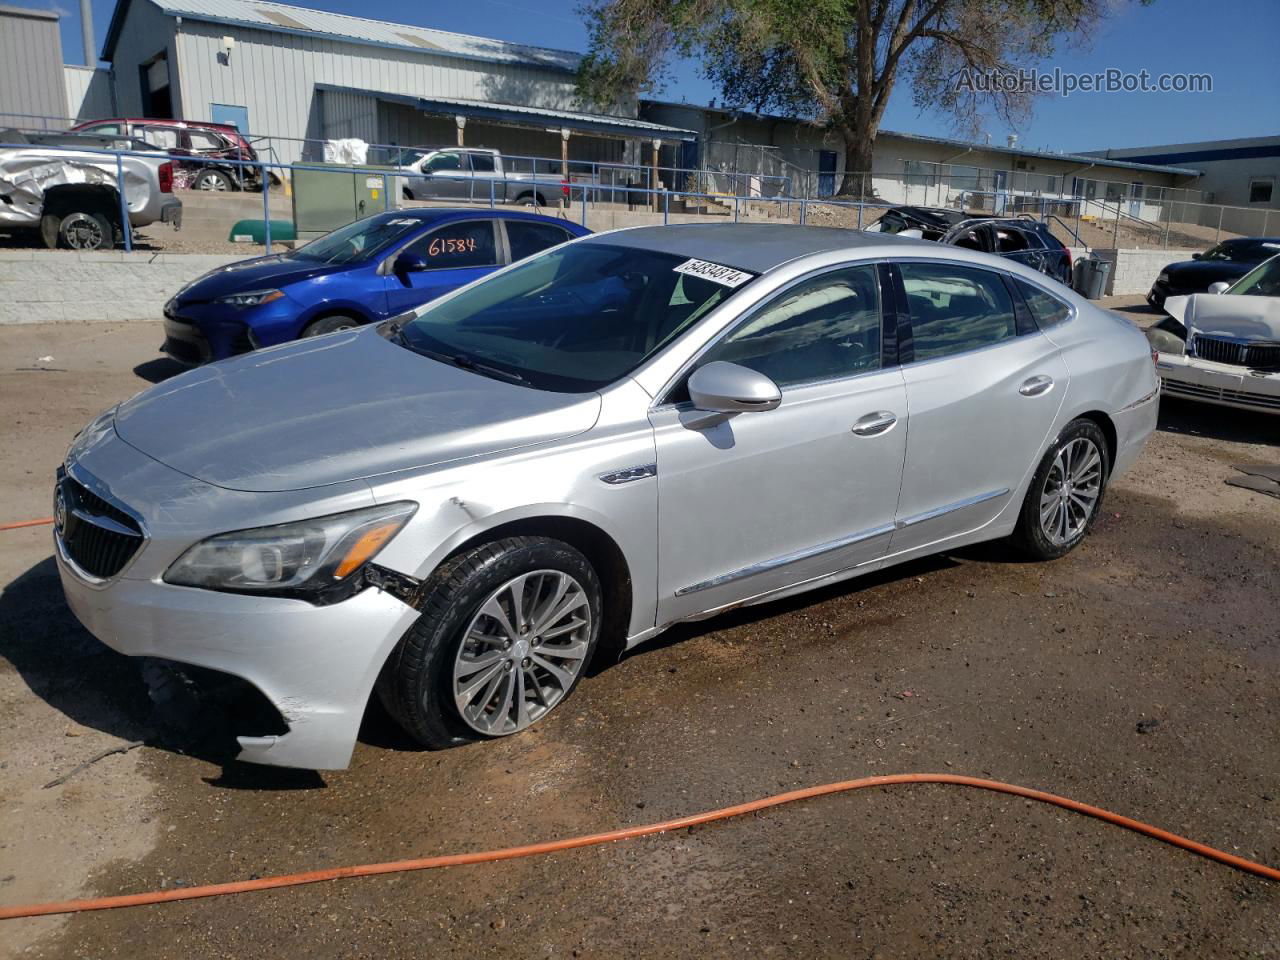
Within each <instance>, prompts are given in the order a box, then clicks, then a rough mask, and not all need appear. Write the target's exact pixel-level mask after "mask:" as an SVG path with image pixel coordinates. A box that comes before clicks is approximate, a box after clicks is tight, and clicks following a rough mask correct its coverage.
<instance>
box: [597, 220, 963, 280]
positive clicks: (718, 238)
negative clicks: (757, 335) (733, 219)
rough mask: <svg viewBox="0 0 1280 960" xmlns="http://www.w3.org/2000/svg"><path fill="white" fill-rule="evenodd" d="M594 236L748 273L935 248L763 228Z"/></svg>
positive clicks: (827, 231)
mask: <svg viewBox="0 0 1280 960" xmlns="http://www.w3.org/2000/svg"><path fill="white" fill-rule="evenodd" d="M597 236H598V237H599V238H601V240H603V242H606V243H610V244H613V245H615V246H624V247H635V248H637V249H644V250H657V251H661V252H663V253H673V254H675V255H677V256H681V257H689V258H692V259H697V260H710V261H712V262H714V263H719V264H724V265H725V266H730V267H735V268H737V269H739V270H749V271H751V272H752V273H764V272H766V271H768V270H772V269H773V268H775V267H778V266H781V265H782V264H784V263H788V262H790V261H792V260H796V259H799V258H800V257H807V256H812V255H814V254H820V253H831V252H836V251H841V250H849V251H855V250H866V251H871V250H873V249H875V248H880V249H881V250H883V249H884V248H886V247H888V248H891V249H892V250H893V251H894V252H897V253H909V252H911V251H913V250H914V251H917V252H924V251H934V250H937V248H938V245H937V244H935V243H930V242H929V241H928V240H917V239H915V238H913V237H899V236H895V235H893V234H888V233H864V232H863V231H861V230H849V229H846V228H843V227H801V226H795V225H793V224H766V223H681V224H674V225H671V226H665V227H662V226H654V227H633V228H631V229H627V230H617V231H614V232H612V233H607V234H597Z"/></svg>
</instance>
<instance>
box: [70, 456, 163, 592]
mask: <svg viewBox="0 0 1280 960" xmlns="http://www.w3.org/2000/svg"><path fill="white" fill-rule="evenodd" d="M54 506H55V508H54V518H55V523H56V524H57V532H58V537H59V538H60V540H61V541H62V549H63V550H64V551H66V554H67V556H68V557H69V558H70V559H71V562H72V563H74V564H75V565H76V566H77V567H79V568H80V570H82V571H83V572H85V573H87V574H88V575H89V576H91V577H97V578H99V579H102V580H105V579H108V578H109V577H114V576H115V575H116V574H117V573H119V572H120V571H121V570H123V569H124V567H125V564H127V563H128V562H129V561H130V559H132V558H133V555H134V554H135V553H137V552H138V548H139V547H141V546H142V542H143V539H144V538H143V535H142V528H141V527H140V526H139V525H138V521H137V520H135V519H134V518H133V517H131V516H129V514H127V513H125V512H124V511H123V510H121V509H119V508H118V507H116V506H114V505H113V504H111V503H108V502H107V501H106V500H104V499H102V497H99V496H98V495H97V494H95V493H94V492H93V491H92V490H90V489H89V488H88V487H86V486H84V484H82V483H79V482H77V481H76V480H74V479H72V478H71V477H69V476H67V475H65V474H61V473H60V476H59V478H58V493H57V502H56V503H55V505H54Z"/></svg>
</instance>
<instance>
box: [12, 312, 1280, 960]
mask: <svg viewBox="0 0 1280 960" xmlns="http://www.w3.org/2000/svg"><path fill="white" fill-rule="evenodd" d="M1130 299H1131V300H1132V299H1133V298H1130ZM1113 305H1114V306H1116V307H1119V308H1128V309H1127V311H1126V312H1128V313H1131V314H1132V315H1134V316H1135V317H1138V316H1141V315H1142V313H1143V311H1144V308H1141V307H1138V306H1135V305H1134V304H1132V303H1128V302H1120V303H1115V304H1113ZM159 340H160V333H159V328H158V326H157V325H151V324H129V325H110V324H102V325H93V326H91V327H89V326H87V327H66V326H62V327H38V326H36V327H22V328H10V329H6V330H5V331H4V332H3V334H2V335H0V398H2V399H3V402H4V409H6V410H8V411H10V415H9V416H8V417H6V418H5V421H4V423H3V424H0V441H2V442H3V444H4V446H5V449H6V456H5V458H4V459H3V460H2V461H0V502H3V503H4V504H5V508H4V512H5V516H4V518H3V519H4V520H6V521H7V520H16V519H22V518H27V517H33V516H40V515H45V514H47V513H48V498H49V489H50V477H51V475H52V473H53V470H54V468H55V466H56V465H57V463H58V461H59V459H60V457H61V455H62V453H63V451H64V450H65V447H66V445H67V443H68V442H69V440H70V438H71V436H72V434H73V433H74V432H75V430H77V429H78V428H79V427H80V426H82V425H83V424H84V423H85V422H86V421H87V420H88V419H89V418H90V417H91V416H92V415H93V414H94V413H96V412H97V411H98V410H99V409H101V408H103V407H105V406H107V405H108V404H110V403H112V402H114V401H116V400H119V399H122V398H124V397H126V396H128V395H129V394H131V393H133V392H134V391H136V390H138V389H141V388H142V387H144V386H145V385H146V382H147V380H154V379H158V378H161V377H163V376H166V375H168V374H170V373H171V372H172V369H173V368H172V367H171V366H170V365H169V364H167V362H165V361H161V360H158V359H156V357H157V355H156V353H155V347H156V345H157V344H158V343H159ZM42 357H52V359H51V360H44V361H42V360H41V359H40V358H42ZM1250 461H1251V462H1269V463H1276V462H1280V431H1278V430H1277V423H1276V420H1275V419H1274V418H1272V419H1267V418H1263V417H1260V416H1250V415H1247V414H1243V413H1237V412H1229V411H1220V410H1214V409H1212V408H1200V407H1195V406H1190V405H1184V404H1179V403H1175V402H1165V403H1164V405H1163V409H1162V413H1161V429H1160V430H1159V432H1158V433H1157V434H1156V435H1155V436H1154V437H1153V438H1152V441H1151V443H1150V444H1149V446H1148V448H1147V451H1146V453H1145V454H1144V456H1143V458H1142V459H1141V461H1140V462H1139V463H1138V464H1137V465H1136V466H1135V467H1134V468H1133V469H1132V470H1131V471H1130V472H1129V473H1128V474H1127V475H1125V476H1124V477H1122V478H1119V479H1118V480H1117V482H1116V484H1115V485H1114V487H1113V488H1112V489H1111V491H1110V492H1109V494H1108V498H1107V502H1106V505H1105V511H1104V513H1103V515H1102V517H1101V519H1100V521H1099V523H1098V525H1097V528H1096V531H1095V533H1094V534H1093V536H1091V537H1090V539H1089V540H1088V541H1087V542H1086V543H1085V544H1084V545H1083V546H1082V547H1081V548H1080V549H1078V550H1076V551H1075V552H1074V553H1072V554H1071V555H1070V556H1068V557H1066V558H1064V559H1062V560H1060V561H1057V562H1054V563H1049V564H1027V563H1020V562H1017V561H1016V560H1015V559H1013V558H1012V557H1010V556H1009V555H1008V554H1007V553H1006V552H1005V551H1004V550H1003V549H1002V548H1001V547H999V546H998V545H996V546H988V547H983V548H980V549H969V550H964V551H961V552H959V553H956V554H951V555H946V556H942V557H938V558H934V559H931V560H928V561H923V562H919V563H914V564H911V565H909V566H904V567H898V568H895V569H893V570H890V571H887V572H885V573H882V574H877V575H875V576H873V577H869V578H866V579H863V580H858V581H854V582H852V583H849V584H844V585H840V586H838V587H835V588H830V589H826V590H823V591H820V592H817V593H813V594H809V595H807V596H804V597H801V598H795V599H792V600H788V601H784V602H780V603H776V604H771V605H767V606H763V607H757V608H753V609H751V610H746V611H739V612H737V613H734V614H730V615H727V616H723V617H720V618H718V619H714V620H710V621H706V622H703V623H700V624H694V625H689V626H685V627H681V628H678V629H676V630H674V631H672V632H671V633H670V634H668V635H666V636H664V637H662V638H660V639H659V640H658V641H656V642H654V643H651V644H649V645H646V646H643V647H641V648H640V649H639V650H637V651H635V652H634V653H633V654H632V655H631V656H629V657H628V658H627V659H626V660H624V662H622V663H621V664H619V665H617V666H613V667H610V668H608V669H604V670H601V671H599V672H598V673H597V674H596V675H595V676H592V677H590V678H588V679H587V680H586V681H585V682H584V683H583V684H582V686H581V687H580V689H579V690H578V692H577V693H576V694H575V696H574V698H573V699H572V700H571V701H569V703H567V704H566V705H565V706H564V707H563V708H562V709H561V710H559V711H558V712H557V713H556V714H553V715H552V716H551V717H550V718H548V719H547V721H545V722H544V723H542V724H540V725H539V726H538V727H536V728H534V730H532V731H530V732H528V733H527V734H525V735H522V736H519V737H515V738H511V739H507V740H503V741H499V742H494V743H490V744H485V745H480V746H475V747H468V748H464V749H458V750H451V751H444V752H434V753H433V752H423V751H420V750H417V749H415V748H414V747H413V746H412V745H410V744H409V743H407V742H406V741H405V739H404V738H403V737H402V736H401V735H400V734H398V733H397V732H396V731H395V730H394V728H393V727H392V726H391V725H390V723H389V721H387V720H386V719H385V718H384V717H383V716H382V715H381V714H380V713H379V712H378V711H377V710H371V711H370V715H369V716H368V718H367V720H366V723H365V728H364V731H363V732H362V742H361V744H360V745H359V746H358V747H357V749H356V754H355V758H354V761H353V764H352V767H351V769H349V770H347V771H344V772H341V773H326V774H323V775H319V774H313V773H305V772H302V773H300V772H291V771H280V770H272V769H269V768H254V767H245V766H240V765H237V764H235V763H234V762H231V761H227V760H224V759H221V758H219V757H217V756H214V755H211V754H209V753H208V752H207V751H204V750H201V749H197V747H196V746H195V745H194V744H193V743H189V742H186V741H184V740H182V739H181V738H179V739H177V740H176V741H175V740H173V739H172V736H171V735H170V739H169V740H168V741H166V742H167V744H168V745H167V746H163V747H151V746H148V747H144V748H141V749H138V750H134V751H132V752H129V753H127V754H122V755H115V756H111V757H108V758H107V759H104V760H102V761H101V762H99V763H97V764H95V765H94V766H92V767H91V768H89V769H88V770H86V771H84V772H83V773H80V774H79V775H78V776H76V777H75V778H74V779H72V780H70V781H69V782H68V783H66V784H64V785H62V786H59V787H54V788H51V789H48V790H45V789H43V784H44V783H46V782H47V781H48V780H50V779H52V778H53V777H54V776H56V775H58V774H61V773H64V772H66V771H67V770H69V769H71V768H72V767H74V766H75V765H76V764H77V763H78V762H80V761H81V760H83V759H86V758H87V757H89V756H92V755H93V754H95V753H97V752H98V751H100V750H102V749H104V748H106V747H110V746H112V745H116V744H121V743H124V742H128V741H132V740H135V739H147V740H160V739H161V731H159V730H158V729H157V728H156V727H155V725H154V721H153V718H152V716H151V713H150V708H149V703H148V701H147V698H146V695H145V693H144V691H143V689H142V686H141V684H140V683H139V681H138V680H137V677H136V671H135V668H134V665H133V664H132V663H131V662H129V661H127V660H126V659H124V658H121V657H119V656H116V655H115V654H113V653H111V652H110V651H108V650H106V649H105V648H103V647H102V646H101V645H99V644H97V643H96V641H93V640H92V638H90V637H89V636H88V635H87V634H86V633H85V632H84V631H83V630H82V629H81V628H80V627H79V626H78V625H77V624H76V623H75V621H74V619H73V618H72V616H71V614H70V613H69V612H68V611H67V609H66V607H65V605H64V604H63V602H62V600H61V597H60V592H59V588H58V584H57V579H56V575H55V573H54V568H53V564H52V561H51V560H50V556H49V554H50V550H49V534H48V530H47V528H39V529H35V530H27V531H16V532H10V533H4V534H0V536H3V537H5V550H4V551H3V552H2V553H0V582H2V583H4V584H5V586H4V589H3V593H0V656H2V658H3V659H0V731H3V732H0V745H2V749H0V771H3V773H2V774H0V903H18V902H25V901H29V900H33V899H45V898H54V897H64V896H72V895H77V894H81V895H83V894H95V893H97V894H105V893H116V892H123V891H138V890H145V889H151V888H155V887H160V886H173V885H175V884H191V883H203V882H211V881H218V880H230V879H238V878H244V877H249V876H253V875H266V874H271V873H277V872H285V871H293V870H303V869H311V868H314V867H321V866H335V865H339V864H348V863H361V862H369V861H375V860H386V859H394V858H399V857H405V856H414V855H426V854H430V853H438V852H449V851H460V850H474V849H483V848H488V847H495V846H502V845H507V844H514V843H521V842H526V841H529V840H533V839H549V838H554V837H562V836H568V835H572V834H576V833H580V832H586V831H594V830H600V829H606V828H611V827H614V826H620V825H624V824H633V823H644V822H650V821H653V820H658V819H662V818H665V817H670V816H675V815H679V814H684V813H689V812H693V811H697V810H702V809H706V808H709V807H712V806H717V805H721V804H727V803H732V802H736V801H741V800H746V799H750V798H754V797H758V796H762V795H764V794H768V793H773V792H775V791H779V790H783V789H790V788H793V787H798V786H802V785H810V784H817V783H823V782H827V781H830V780H835V779H843V778H847V777H854V776H861V775H867V774H883V773H893V772H908V771H947V772H954V773H969V774H976V775H981V776H991V777H996V778H1000V779H1005V780H1010V781H1013V782H1018V783H1023V784H1026V785H1029V786H1035V787H1040V788H1043V789H1047V790H1051V791H1054V792H1058V793H1063V794H1066V795H1068V796H1072V797H1075V798H1077V799H1080V800H1084V801H1087V802H1091V803H1095V804H1098V805H1101V806H1104V807H1108V808H1110V809H1114V810H1116V811H1119V812H1121V813H1125V814H1128V815H1131V816H1134V817H1137V818H1140V819H1143V820H1147V821H1149V822H1152V823H1155V824H1157V825H1160V826H1163V827H1166V828H1169V829H1172V830H1176V831H1179V832H1183V833H1185V834H1187V835H1189V836H1191V837H1193V838H1196V839H1199V840H1202V841H1205V842H1207V843H1211V844H1214V845H1216V846H1219V847H1222V848H1224V849H1226V850H1229V851H1232V852H1236V853H1239V854H1241V855H1243V856H1247V857H1251V858H1254V859H1259V860H1262V861H1264V862H1269V863H1272V864H1280V753H1278V752H1277V751H1276V749H1275V744H1276V742H1277V735H1278V734H1280V699H1278V698H1277V692H1276V691H1277V679H1280V640H1278V639H1277V635H1276V629H1275V614H1276V599H1275V598H1276V595H1277V587H1278V586H1280V582H1278V581H1280V573H1278V572H1277V571H1278V570H1280V565H1278V563H1277V561H1278V559H1280V501H1276V500H1274V499H1270V498H1268V497H1265V496H1262V495H1260V494H1256V493H1251V492H1248V491H1245V490H1241V489H1238V488H1234V487H1230V486H1226V485H1225V484H1224V483H1223V481H1224V480H1225V479H1226V478H1227V477H1228V476H1230V475H1231V474H1232V470H1231V467H1230V464H1232V463H1237V462H1250ZM268 639H269V638H264V642H265V641H266V640H268ZM1144 731H1145V732H1144ZM184 954H185V955H190V956H197V957H205V956H219V957H221V956H226V957H244V956H266V957H271V956H284V955H290V956H309V957H364V956H377V957H379V958H394V957H422V956H432V957H468V958H474V957H478V956H481V957H483V956H495V957H496V956H521V957H529V956H540V957H541V956H545V957H562V956H585V957H617V956H647V957H685V956H699V957H703V956H707V957H721V956H724V957H730V956H733V957H739V956H796V957H811V956H831V957H842V958H843V957H885V958H888V957H939V958H941V957H947V958H962V957H974V958H991V957H1018V958H1025V957H1062V956H1067V955H1076V956H1091V957H1092V956H1106V957H1171V956H1184V957H1188V958H1203V957H1242V958H1244V957H1248V958H1274V957H1280V886H1277V885H1275V884H1269V883H1266V882H1264V881H1261V880H1256V879H1252V878H1249V877H1247V876H1244V875H1242V874H1238V873H1234V872H1232V871H1230V870H1228V869H1226V868H1224V867H1220V866H1217V865H1215V864H1212V863H1209V862H1207V861H1204V860H1200V859H1197V858H1194V857H1192V856H1190V855H1188V854H1186V853H1183V852H1180V851H1177V850H1174V849H1172V848H1169V847H1166V846H1163V845H1161V844H1158V843H1155V842H1153V841H1149V840H1146V839H1143V838H1141V837H1138V836H1136V835H1132V834H1129V833H1126V832H1124V831H1121V830H1118V829H1116V828H1114V827H1109V826H1106V825H1104V824H1101V823H1098V822H1095V821H1091V820H1086V819H1083V818H1080V817H1076V816H1073V815H1070V814H1068V813H1066V812H1064V811H1059V810H1056V809H1053V808H1048V807H1043V806H1040V805H1033V804H1031V803H1029V802H1024V801H1020V800H1014V799H1011V798H1004V797H999V796H996V795H988V794H985V793H981V792H977V791H962V790H958V789H955V788H946V787H932V786H926V787H909V788H898V789H895V790H884V791H865V792H861V793H858V794H855V795H849V796H841V797H834V798H829V799H825V800H819V801H814V802H809V803H805V804H801V805H796V806H792V807H788V808H783V809H779V810H774V811H771V812H768V813H765V814H761V815H758V816H754V817H749V818H744V819H741V820H736V821H732V822H729V823H725V824H721V825H714V826H708V827H704V828H699V829H696V830H691V831H684V832H680V833H674V834H670V835H666V836H662V837H655V838H649V839H645V840H640V841H635V842H630V843H624V844H618V845H614V846H609V847H601V848H593V849H590V850H582V851H576V852H569V853H563V854H557V855H555V856H552V857H545V858H541V859H532V860H523V861H515V862H510V863H506V864H500V865H492V866H480V867H468V868H459V869H455V870H452V871H447V872H431V873H420V874H410V875H403V876H398V877H385V878H377V879H371V880H362V881H345V882H339V883H332V884H321V885H316V886H311V887H304V888H299V889H296V890H291V891H277V892H270V893H260V894H252V895H247V896H242V897H238V898H223V899H219V900H210V901H201V902H195V903H190V904H177V905H172V906H162V907H150V908H143V909H138V910H132V911H116V912H112V913H105V914H85V915H81V916H79V917H76V918H74V919H71V920H56V919H48V920H41V921H38V922H33V921H17V922H12V923H9V924H5V925H4V930H3V936H0V956H31V957H85V958H95V960H96V958H105V957H115V956H127V957H131V958H142V957H148V958H149V957H173V956H180V955H184Z"/></svg>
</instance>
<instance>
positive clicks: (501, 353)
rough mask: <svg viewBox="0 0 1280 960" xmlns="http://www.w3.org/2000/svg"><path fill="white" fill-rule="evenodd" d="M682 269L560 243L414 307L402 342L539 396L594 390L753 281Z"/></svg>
mask: <svg viewBox="0 0 1280 960" xmlns="http://www.w3.org/2000/svg"><path fill="white" fill-rule="evenodd" d="M690 262H691V261H687V260H686V258H685V257H683V256H675V255H673V254H668V253H663V252H660V251H655V250H645V249H641V248H638V247H615V246H612V245H610V244H606V243H600V242H596V241H584V242H582V243H570V244H566V245H565V246H562V247H557V248H556V249H555V250H548V251H547V252H545V253H543V254H542V255H540V256H537V257H533V258H531V259H529V260H525V261H524V262H522V263H519V264H517V265H516V266H514V267H512V268H511V269H510V270H507V271H505V272H503V273H500V274H497V275H495V276H493V277H490V278H488V279H487V280H485V281H484V282H483V283H478V284H476V285H475V286H473V287H471V288H469V289H467V290H464V291H462V292H461V293H459V294H457V295H455V296H452V297H449V298H448V299H446V300H444V301H437V302H435V303H432V304H428V305H427V306H426V307H423V308H421V311H420V313H419V314H418V317H417V319H415V320H413V321H411V322H410V323H408V324H406V325H405V327H404V329H403V331H402V333H403V337H404V341H405V344H406V345H407V346H408V347H409V349H412V350H418V351H420V352H422V353H427V354H430V353H436V354H441V355H444V356H447V357H454V358H456V357H459V356H461V357H464V358H466V360H467V361H470V362H471V363H472V364H482V365H484V366H485V367H489V368H494V369H495V370H497V371H499V373H500V374H501V373H506V374H509V375H515V376H519V377H521V378H523V379H524V380H525V381H526V382H527V383H528V384H530V385H531V386H534V387H538V388H541V389H546V390H563V391H570V392H580V391H584V390H598V389H600V388H601V387H603V386H605V385H606V384H610V383H613V382H614V381H615V380H617V379H618V378H619V377H621V376H623V375H624V374H626V373H629V372H630V371H631V370H633V369H635V368H636V366H637V365H639V364H640V363H641V362H643V361H644V360H645V359H646V358H647V357H650V356H652V355H653V354H654V353H655V352H656V351H658V350H660V349H661V348H662V346H663V345H664V344H666V343H668V342H670V341H671V339H672V338H673V337H675V336H677V335H678V334H679V333H681V332H682V331H684V330H687V329H688V328H689V327H690V326H692V325H693V324H695V323H697V321H698V320H699V319H701V318H702V317H704V316H706V314H707V312H708V311H710V310H712V309H713V308H715V307H716V306H717V305H719V304H720V303H722V302H724V300H725V299H726V298H728V297H730V296H732V295H733V293H734V291H735V290H741V289H743V288H744V287H746V286H747V285H749V284H750V283H751V280H752V278H751V276H750V275H749V274H745V273H743V272H741V271H740V272H739V278H738V280H737V286H726V285H725V284H724V283H720V282H715V281H713V280H709V279H706V278H705V277H702V276H692V275H690V274H689V273H686V272H684V269H688V263H690ZM682 268H683V269H682ZM499 379H501V376H500V375H499Z"/></svg>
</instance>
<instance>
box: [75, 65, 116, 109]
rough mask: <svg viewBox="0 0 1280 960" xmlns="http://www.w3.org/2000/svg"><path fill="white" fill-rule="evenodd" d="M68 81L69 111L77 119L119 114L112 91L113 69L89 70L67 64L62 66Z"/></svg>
mask: <svg viewBox="0 0 1280 960" xmlns="http://www.w3.org/2000/svg"><path fill="white" fill-rule="evenodd" d="M62 71H63V76H64V77H65V78H66V82H67V112H68V116H71V117H74V118H75V119H76V120H99V119H101V118H103V117H115V116H119V113H118V111H117V110H116V108H115V98H114V97H113V96H112V93H111V71H110V70H104V69H102V68H101V67H99V68H98V69H96V70H88V69H86V68H84V67H77V66H73V65H72V64H66V65H64V66H63V68H62Z"/></svg>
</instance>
